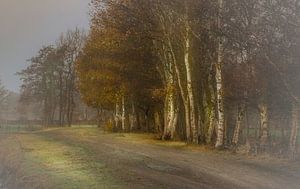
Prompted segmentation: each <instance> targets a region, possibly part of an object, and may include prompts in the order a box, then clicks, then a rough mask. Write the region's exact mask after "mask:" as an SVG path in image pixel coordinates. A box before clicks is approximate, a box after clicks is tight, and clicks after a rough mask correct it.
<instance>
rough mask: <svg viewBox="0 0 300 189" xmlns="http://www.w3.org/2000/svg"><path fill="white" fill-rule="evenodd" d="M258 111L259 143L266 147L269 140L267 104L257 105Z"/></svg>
mask: <svg viewBox="0 0 300 189" xmlns="http://www.w3.org/2000/svg"><path fill="white" fill-rule="evenodd" d="M259 111H260V130H261V134H260V144H261V146H262V148H265V147H267V145H268V142H269V118H268V106H267V104H266V103H261V104H260V105H259Z"/></svg>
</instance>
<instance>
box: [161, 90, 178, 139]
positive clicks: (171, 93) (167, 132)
mask: <svg viewBox="0 0 300 189" xmlns="http://www.w3.org/2000/svg"><path fill="white" fill-rule="evenodd" d="M176 99H177V97H176V92H175V90H174V89H171V90H168V92H167V95H166V99H165V128H164V135H163V139H164V140H173V139H174V133H175V130H176V125H177V122H178V103H177V100H176Z"/></svg>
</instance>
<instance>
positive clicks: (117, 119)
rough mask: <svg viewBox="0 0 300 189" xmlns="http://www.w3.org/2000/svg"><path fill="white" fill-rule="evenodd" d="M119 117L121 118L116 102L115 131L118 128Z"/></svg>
mask: <svg viewBox="0 0 300 189" xmlns="http://www.w3.org/2000/svg"><path fill="white" fill-rule="evenodd" d="M120 117H121V112H120V105H119V103H118V102H117V103H116V110H115V128H116V129H119V128H120Z"/></svg>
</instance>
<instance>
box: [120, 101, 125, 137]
mask: <svg viewBox="0 0 300 189" xmlns="http://www.w3.org/2000/svg"><path fill="white" fill-rule="evenodd" d="M121 120H122V131H125V129H126V127H125V126H126V125H125V120H126V109H125V97H124V96H122V117H121Z"/></svg>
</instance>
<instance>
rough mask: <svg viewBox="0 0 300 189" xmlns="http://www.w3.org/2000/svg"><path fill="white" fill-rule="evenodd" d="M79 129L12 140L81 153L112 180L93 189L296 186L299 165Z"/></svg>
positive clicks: (299, 183)
mask: <svg viewBox="0 0 300 189" xmlns="http://www.w3.org/2000/svg"><path fill="white" fill-rule="evenodd" d="M81 131H82V130H81V129H57V130H51V131H42V132H36V133H34V134H32V133H29V134H22V135H19V136H17V137H16V138H18V140H19V142H20V143H22V142H24V144H23V145H25V147H26V144H25V136H26V137H27V141H28V139H29V138H30V139H33V138H38V140H47V141H48V142H49V141H50V142H51V141H55V142H58V143H60V144H62V145H64V146H68V148H70V149H72V148H78V147H80V148H82V149H84V151H85V153H86V155H87V156H88V158H87V157H81V156H80V155H79V154H78V157H76V159H80V158H81V159H82V161H83V162H88V163H90V162H98V163H101V164H103V165H104V167H105V172H106V173H105V174H108V175H109V176H110V177H112V178H113V181H114V182H115V184H114V185H108V186H107V185H106V187H103V185H101V186H100V185H98V187H97V185H96V186H95V187H93V188H99V189H101V188H125V189H126V188H128V189H143V188H145V189H148V188H149V189H154V188H163V189H168V188H170V189H202V188H203V189H206V188H207V189H210V188H212V189H213V188H217V189H218V188H220V189H227V188H228V189H234V188H255V189H260V188H261V189H273V188H274V189H298V188H300V166H299V162H298V163H297V162H294V163H290V162H285V161H276V160H272V161H271V159H265V160H258V159H250V158H246V157H242V156H236V155H231V154H229V153H217V152H208V151H197V150H196V151H192V150H189V149H178V148H172V147H167V146H161V145H158V144H156V143H155V141H153V142H152V143H149V142H145V141H143V140H132V139H131V138H130V137H127V135H115V134H104V133H103V132H100V131H97V130H94V129H90V131H89V132H85V133H84V135H83V134H82V132H81ZM22 140H23V141H22ZM38 140H36V141H38ZM32 141H34V140H32ZM73 156H76V153H75V154H73ZM91 169H93V168H92V167H91ZM60 171H62V170H60ZM100 171H102V170H100ZM95 173H96V175H97V172H95ZM101 174H102V173H101ZM103 174H104V173H103ZM47 188H53V187H47Z"/></svg>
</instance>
